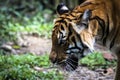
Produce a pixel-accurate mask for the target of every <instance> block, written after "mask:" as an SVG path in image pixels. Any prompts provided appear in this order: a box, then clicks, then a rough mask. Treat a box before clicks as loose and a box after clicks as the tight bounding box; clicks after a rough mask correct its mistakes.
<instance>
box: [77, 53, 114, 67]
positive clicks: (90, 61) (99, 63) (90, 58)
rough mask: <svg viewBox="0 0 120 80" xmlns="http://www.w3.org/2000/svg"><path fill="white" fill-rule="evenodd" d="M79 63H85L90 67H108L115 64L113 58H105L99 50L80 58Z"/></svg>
mask: <svg viewBox="0 0 120 80" xmlns="http://www.w3.org/2000/svg"><path fill="white" fill-rule="evenodd" d="M79 63H80V64H82V65H87V66H88V67H90V68H92V69H94V68H98V67H101V68H108V67H115V66H116V61H115V60H111V61H108V60H105V59H104V58H103V56H102V53H100V52H94V53H93V54H89V55H87V56H86V57H84V58H82V59H81V60H80V62H79Z"/></svg>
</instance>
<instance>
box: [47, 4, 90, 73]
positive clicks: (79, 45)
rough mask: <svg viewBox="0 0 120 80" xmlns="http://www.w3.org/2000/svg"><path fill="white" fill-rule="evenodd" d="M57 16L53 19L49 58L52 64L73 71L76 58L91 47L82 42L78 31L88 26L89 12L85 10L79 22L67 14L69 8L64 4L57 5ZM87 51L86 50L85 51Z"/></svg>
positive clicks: (76, 63) (75, 65)
mask: <svg viewBox="0 0 120 80" xmlns="http://www.w3.org/2000/svg"><path fill="white" fill-rule="evenodd" d="M57 12H58V13H59V17H58V18H57V19H56V20H55V24H54V28H53V31H52V49H51V52H50V55H49V58H50V60H51V62H52V63H53V64H57V65H59V66H60V67H62V68H63V69H65V70H67V71H73V70H75V69H76V68H77V66H78V59H80V58H82V57H83V56H85V55H86V53H85V52H86V51H87V50H88V49H90V48H88V47H91V46H89V45H87V44H86V43H84V42H83V41H82V39H81V36H80V33H81V32H82V30H84V29H85V28H86V27H87V26H88V18H89V17H90V15H91V13H90V11H89V10H86V11H85V12H84V14H83V17H82V18H83V19H81V21H80V23H79V24H76V23H75V22H73V21H72V19H70V18H69V19H68V18H66V16H69V10H68V8H67V7H66V6H65V5H64V4H60V5H58V8H57ZM91 50H92V49H91ZM87 53H88V52H87Z"/></svg>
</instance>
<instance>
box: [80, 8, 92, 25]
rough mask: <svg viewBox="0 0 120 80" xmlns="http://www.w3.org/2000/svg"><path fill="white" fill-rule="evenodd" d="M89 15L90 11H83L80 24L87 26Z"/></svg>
mask: <svg viewBox="0 0 120 80" xmlns="http://www.w3.org/2000/svg"><path fill="white" fill-rule="evenodd" d="M91 15H92V12H91V10H89V9H86V10H85V11H84V13H83V16H82V19H81V22H80V23H83V24H88V22H89V20H90V17H91Z"/></svg>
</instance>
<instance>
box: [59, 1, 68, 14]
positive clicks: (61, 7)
mask: <svg viewBox="0 0 120 80" xmlns="http://www.w3.org/2000/svg"><path fill="white" fill-rule="evenodd" d="M67 12H69V9H68V7H67V6H66V5H65V4H64V3H60V4H59V5H58V6H57V13H58V14H59V15H62V14H64V13H67Z"/></svg>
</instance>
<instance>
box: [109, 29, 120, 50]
mask: <svg viewBox="0 0 120 80" xmlns="http://www.w3.org/2000/svg"><path fill="white" fill-rule="evenodd" d="M118 31H119V30H117V31H116V33H115V36H114V38H113V40H112V41H111V43H110V49H111V48H112V47H113V46H114V43H115V39H116V37H117V34H118Z"/></svg>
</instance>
